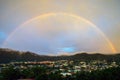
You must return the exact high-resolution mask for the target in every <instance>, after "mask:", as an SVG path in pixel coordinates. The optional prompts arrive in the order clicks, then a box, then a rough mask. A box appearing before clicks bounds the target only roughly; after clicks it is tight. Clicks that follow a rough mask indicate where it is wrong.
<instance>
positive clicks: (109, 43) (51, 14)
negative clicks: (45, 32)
mask: <svg viewBox="0 0 120 80" xmlns="http://www.w3.org/2000/svg"><path fill="white" fill-rule="evenodd" d="M59 14H61V15H64V16H70V17H73V18H76V19H78V20H82V21H84V22H86V23H87V24H89V25H91V27H93V28H95V29H96V31H97V32H98V33H99V34H100V35H101V36H102V37H103V38H104V39H105V40H106V41H107V44H108V45H109V46H110V48H111V50H112V52H113V53H116V52H117V51H116V49H115V47H114V46H113V44H112V42H111V41H110V40H109V39H108V38H107V37H106V35H105V34H104V33H103V32H102V31H101V30H100V29H99V28H98V27H97V26H96V25H95V24H93V23H92V22H90V21H89V20H86V19H85V18H83V17H81V16H78V15H74V14H69V13H45V14H42V15H39V16H37V17H33V18H31V19H29V20H27V21H25V22H24V23H23V24H21V25H20V26H18V27H17V28H16V29H15V30H14V31H13V32H12V33H11V34H10V35H9V36H8V38H7V39H6V40H5V42H4V43H3V46H4V45H5V44H6V42H7V41H8V40H9V38H10V37H11V36H12V35H13V34H14V33H15V32H16V31H17V30H18V28H21V27H24V26H25V25H26V24H29V23H31V22H32V21H34V20H38V19H41V20H42V19H46V18H47V17H50V16H57V15H59Z"/></svg>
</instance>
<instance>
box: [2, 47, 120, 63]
mask: <svg viewBox="0 0 120 80" xmlns="http://www.w3.org/2000/svg"><path fill="white" fill-rule="evenodd" d="M56 60H76V61H77V60H80V61H91V60H106V61H116V62H119V61H120V54H110V55H104V54H100V53H95V54H88V53H77V54H74V55H69V56H68V55H67V56H65V55H64V56H63V55H62V56H47V55H38V54H36V53H33V52H29V51H27V52H21V51H16V50H11V49H6V48H0V63H9V62H13V61H15V62H16V61H56Z"/></svg>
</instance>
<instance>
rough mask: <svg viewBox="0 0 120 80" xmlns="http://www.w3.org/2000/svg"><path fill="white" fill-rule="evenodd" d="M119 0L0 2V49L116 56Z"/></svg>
mask: <svg viewBox="0 0 120 80" xmlns="http://www.w3.org/2000/svg"><path fill="white" fill-rule="evenodd" d="M119 3H120V0H0V47H5V48H11V49H16V50H24V51H26V50H29V51H32V52H37V53H39V54H62V53H64V54H72V53H75V52H83V51H85V52H101V53H116V52H120V40H119V39H120V32H119V31H120V15H119V14H120V5H119Z"/></svg>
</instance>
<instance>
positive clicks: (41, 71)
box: [0, 66, 120, 80]
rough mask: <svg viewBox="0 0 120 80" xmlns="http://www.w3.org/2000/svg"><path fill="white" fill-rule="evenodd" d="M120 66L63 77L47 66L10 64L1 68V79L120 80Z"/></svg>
mask: <svg viewBox="0 0 120 80" xmlns="http://www.w3.org/2000/svg"><path fill="white" fill-rule="evenodd" d="M119 73H120V67H119V66H118V67H113V68H108V69H104V70H96V71H92V72H84V71H83V72H78V73H76V74H73V75H72V76H66V77H63V76H62V75H61V74H60V71H57V72H55V73H53V72H51V71H50V69H46V68H45V67H32V68H26V69H17V68H14V67H13V66H9V67H7V68H4V69H2V70H1V73H0V80H17V79H20V78H24V79H28V78H31V79H35V80H120V79H119V76H120V74H119Z"/></svg>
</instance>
